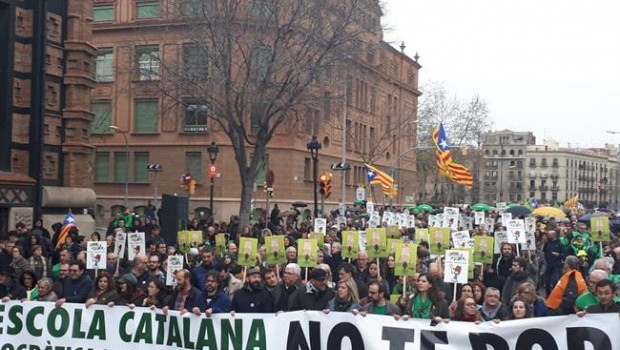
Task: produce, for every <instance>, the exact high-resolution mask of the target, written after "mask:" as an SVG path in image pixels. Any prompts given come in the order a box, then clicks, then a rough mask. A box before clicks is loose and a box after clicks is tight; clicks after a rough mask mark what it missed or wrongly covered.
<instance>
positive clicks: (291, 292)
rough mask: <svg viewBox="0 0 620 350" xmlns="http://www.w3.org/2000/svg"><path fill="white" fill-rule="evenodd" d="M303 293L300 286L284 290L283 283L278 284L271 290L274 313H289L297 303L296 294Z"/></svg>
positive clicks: (302, 288) (302, 287)
mask: <svg viewBox="0 0 620 350" xmlns="http://www.w3.org/2000/svg"><path fill="white" fill-rule="evenodd" d="M300 291H301V292H303V291H304V286H303V285H302V284H296V285H294V286H291V287H288V288H286V287H285V286H284V283H278V285H277V286H276V287H275V288H274V290H273V307H274V311H276V312H278V311H291V310H293V306H294V305H295V302H296V301H297V294H299V293H300Z"/></svg>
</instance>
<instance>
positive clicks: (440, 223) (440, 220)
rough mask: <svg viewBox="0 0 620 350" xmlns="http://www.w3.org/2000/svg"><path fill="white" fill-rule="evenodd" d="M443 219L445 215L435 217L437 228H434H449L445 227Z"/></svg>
mask: <svg viewBox="0 0 620 350" xmlns="http://www.w3.org/2000/svg"><path fill="white" fill-rule="evenodd" d="M443 218H444V215H443V214H437V215H435V226H434V227H448V226H443Z"/></svg>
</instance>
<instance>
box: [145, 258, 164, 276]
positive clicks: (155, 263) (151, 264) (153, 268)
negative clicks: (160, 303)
mask: <svg viewBox="0 0 620 350" xmlns="http://www.w3.org/2000/svg"><path fill="white" fill-rule="evenodd" d="M147 271H148V275H149V281H152V280H155V279H158V280H160V281H162V282H164V283H166V276H165V275H164V272H163V271H162V270H161V261H160V260H159V255H158V254H152V255H151V256H149V258H148V263H147Z"/></svg>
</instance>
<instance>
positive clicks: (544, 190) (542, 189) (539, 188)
mask: <svg viewBox="0 0 620 350" xmlns="http://www.w3.org/2000/svg"><path fill="white" fill-rule="evenodd" d="M538 190H540V192H546V191H549V186H547V185H542V186H539V187H538Z"/></svg>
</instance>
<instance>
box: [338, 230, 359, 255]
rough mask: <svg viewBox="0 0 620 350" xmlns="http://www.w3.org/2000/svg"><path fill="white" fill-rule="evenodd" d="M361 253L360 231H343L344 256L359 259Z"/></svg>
mask: <svg viewBox="0 0 620 350" xmlns="http://www.w3.org/2000/svg"><path fill="white" fill-rule="evenodd" d="M359 252H360V233H359V232H358V231H342V256H343V257H345V258H349V259H357V254H358V253H359Z"/></svg>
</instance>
